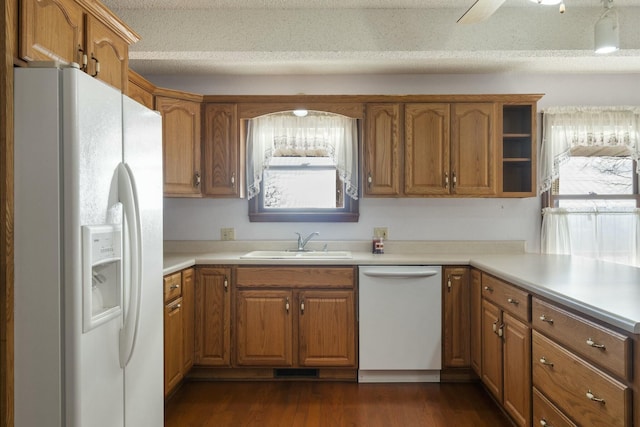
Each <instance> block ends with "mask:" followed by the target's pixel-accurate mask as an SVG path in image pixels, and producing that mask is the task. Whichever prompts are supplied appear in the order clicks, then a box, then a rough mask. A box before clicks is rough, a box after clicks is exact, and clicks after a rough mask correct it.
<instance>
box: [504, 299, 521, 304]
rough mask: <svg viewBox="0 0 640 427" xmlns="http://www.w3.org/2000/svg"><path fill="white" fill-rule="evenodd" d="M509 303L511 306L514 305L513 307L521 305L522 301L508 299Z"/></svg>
mask: <svg viewBox="0 0 640 427" xmlns="http://www.w3.org/2000/svg"><path fill="white" fill-rule="evenodd" d="M507 302H508V303H509V304H513V305H518V304H520V301H518V300H517V299H514V298H507Z"/></svg>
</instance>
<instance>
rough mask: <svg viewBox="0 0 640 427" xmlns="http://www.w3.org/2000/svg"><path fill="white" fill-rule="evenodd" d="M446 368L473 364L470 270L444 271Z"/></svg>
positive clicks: (455, 268)
mask: <svg viewBox="0 0 640 427" xmlns="http://www.w3.org/2000/svg"><path fill="white" fill-rule="evenodd" d="M443 278H444V285H445V286H444V291H443V293H442V295H443V296H444V298H443V299H444V333H443V344H444V366H445V367H448V368H464V367H469V365H470V356H471V354H470V351H469V345H470V336H469V332H470V326H471V325H470V317H469V308H470V304H469V302H470V297H469V268H467V267H446V268H445V269H444V274H443Z"/></svg>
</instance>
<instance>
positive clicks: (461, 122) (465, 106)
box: [405, 103, 496, 196]
mask: <svg viewBox="0 0 640 427" xmlns="http://www.w3.org/2000/svg"><path fill="white" fill-rule="evenodd" d="M495 117H496V114H495V104H494V103H455V104H444V103H443V104H431V103H424V104H406V105H405V194H407V195H410V196H413V195H416V196H426V195H449V194H455V195H471V196H478V195H494V194H496V186H495V166H494V165H495V159H494V158H495V154H494V151H495Z"/></svg>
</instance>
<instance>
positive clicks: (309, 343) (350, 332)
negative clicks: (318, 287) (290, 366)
mask: <svg viewBox="0 0 640 427" xmlns="http://www.w3.org/2000/svg"><path fill="white" fill-rule="evenodd" d="M298 304H299V307H298V317H299V323H298V324H299V334H298V352H299V364H300V366H355V365H356V350H355V343H356V338H355V305H354V304H355V303H354V296H353V291H302V292H299V294H298Z"/></svg>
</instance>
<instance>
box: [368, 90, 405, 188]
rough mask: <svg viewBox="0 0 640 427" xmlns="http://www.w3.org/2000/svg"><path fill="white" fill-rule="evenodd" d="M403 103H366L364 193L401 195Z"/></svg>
mask: <svg viewBox="0 0 640 427" xmlns="http://www.w3.org/2000/svg"><path fill="white" fill-rule="evenodd" d="M400 107H401V105H400V104H395V103H381V104H367V106H366V125H365V134H364V140H365V144H364V169H363V171H364V177H363V180H362V181H363V183H364V185H363V187H364V189H363V193H364V194H366V195H368V196H398V195H400V194H401V182H400V177H401V175H402V170H401V151H400V148H401V143H402V141H401V135H400V125H399V124H400V117H401V116H400Z"/></svg>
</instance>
